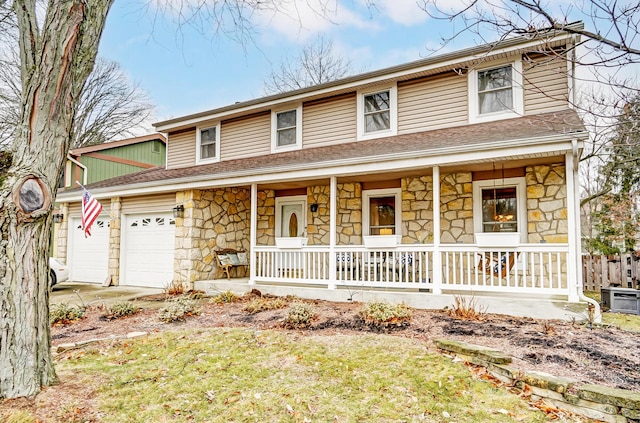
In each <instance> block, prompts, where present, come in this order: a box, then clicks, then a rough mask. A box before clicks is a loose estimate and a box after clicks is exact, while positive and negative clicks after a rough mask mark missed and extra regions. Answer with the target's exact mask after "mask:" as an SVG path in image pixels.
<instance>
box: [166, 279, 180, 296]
mask: <svg viewBox="0 0 640 423" xmlns="http://www.w3.org/2000/svg"><path fill="white" fill-rule="evenodd" d="M165 292H166V293H167V295H182V294H184V285H182V282H177V281H173V282H171V283H169V285H167V287H166V288H165Z"/></svg>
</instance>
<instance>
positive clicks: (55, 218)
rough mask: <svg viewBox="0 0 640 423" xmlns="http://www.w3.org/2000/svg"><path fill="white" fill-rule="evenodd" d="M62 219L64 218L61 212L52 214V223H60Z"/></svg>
mask: <svg viewBox="0 0 640 423" xmlns="http://www.w3.org/2000/svg"><path fill="white" fill-rule="evenodd" d="M62 219H64V215H63V214H59V213H56V214H54V215H53V223H62Z"/></svg>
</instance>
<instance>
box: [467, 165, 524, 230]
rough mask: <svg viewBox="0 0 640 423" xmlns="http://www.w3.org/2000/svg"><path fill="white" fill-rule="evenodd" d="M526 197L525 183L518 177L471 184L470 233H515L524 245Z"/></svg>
mask: <svg viewBox="0 0 640 423" xmlns="http://www.w3.org/2000/svg"><path fill="white" fill-rule="evenodd" d="M526 195H527V187H526V181H525V178H522V177H518V178H505V179H489V180H484V181H474V182H473V219H474V231H475V232H476V233H480V232H518V233H520V235H521V238H522V240H523V242H526V235H527V210H526V200H527V199H526Z"/></svg>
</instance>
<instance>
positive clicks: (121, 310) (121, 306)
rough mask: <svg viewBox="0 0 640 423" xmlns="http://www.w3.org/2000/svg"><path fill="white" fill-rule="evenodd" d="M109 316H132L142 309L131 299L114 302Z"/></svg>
mask: <svg viewBox="0 0 640 423" xmlns="http://www.w3.org/2000/svg"><path fill="white" fill-rule="evenodd" d="M108 310H109V314H107V317H110V318H112V319H118V318H120V317H126V316H132V315H134V314H136V313H137V312H139V311H140V307H138V306H136V305H134V304H133V303H132V302H130V301H124V302H121V303H115V304H112V305H111V306H110V307H109V309H108Z"/></svg>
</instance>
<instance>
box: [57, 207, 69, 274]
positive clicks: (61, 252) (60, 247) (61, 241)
mask: <svg viewBox="0 0 640 423" xmlns="http://www.w3.org/2000/svg"><path fill="white" fill-rule="evenodd" d="M60 213H61V214H62V222H61V223H60V225H59V226H58V227H57V228H56V229H57V230H56V232H55V234H56V246H57V248H56V258H57V259H59V260H60V261H62V262H64V263H66V264H69V262H68V261H67V260H68V257H67V251H68V250H67V239H68V238H69V203H62V204H60Z"/></svg>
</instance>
